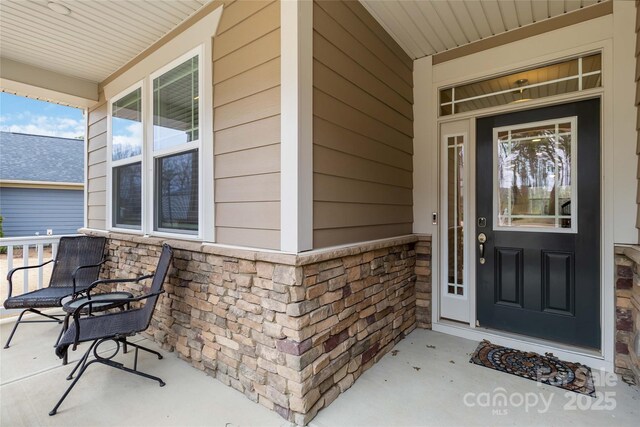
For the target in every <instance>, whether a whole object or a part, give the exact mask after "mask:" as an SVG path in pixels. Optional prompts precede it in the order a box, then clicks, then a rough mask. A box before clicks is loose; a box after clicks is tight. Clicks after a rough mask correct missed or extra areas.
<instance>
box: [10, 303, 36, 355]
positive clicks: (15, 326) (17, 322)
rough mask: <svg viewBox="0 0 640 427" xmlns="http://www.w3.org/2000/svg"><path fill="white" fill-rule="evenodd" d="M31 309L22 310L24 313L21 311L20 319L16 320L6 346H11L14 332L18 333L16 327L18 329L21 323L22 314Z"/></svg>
mask: <svg viewBox="0 0 640 427" xmlns="http://www.w3.org/2000/svg"><path fill="white" fill-rule="evenodd" d="M29 310H30V309H28V308H27V309H26V310H22V313H20V316H18V320H16V324H15V325H13V329H12V330H11V334H10V335H9V339H8V340H7V343H6V344H5V345H4V348H9V344H11V339H13V334H15V333H16V329H18V325H19V324H20V321H21V320H22V316H24V314H25V313H26V312H27V311H29Z"/></svg>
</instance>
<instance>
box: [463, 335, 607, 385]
mask: <svg viewBox="0 0 640 427" xmlns="http://www.w3.org/2000/svg"><path fill="white" fill-rule="evenodd" d="M469 363H475V364H476V365H480V366H485V367H487V368H491V369H495V370H497V371H502V372H507V373H509V374H512V375H517V376H519V377H522V378H528V379H530V380H533V381H538V382H540V383H542V384H547V385H552V386H556V387H560V388H562V389H564V390H569V391H574V392H576V393H580V394H586V395H587V396H591V397H595V393H596V389H595V387H594V385H593V376H592V374H591V368H589V367H588V366H585V365H582V364H580V363H571V362H564V361H562V360H560V359H558V358H557V357H555V356H554V355H553V354H551V353H547V354H546V355H544V356H542V355H539V354H538V353H532V352H524V351H520V350H514V349H513V348H507V347H502V346H499V345H495V344H491V343H490V342H489V341H487V340H484V341H482V342H481V343H480V344H479V345H478V348H476V351H475V352H474V353H473V355H472V356H471V359H470V360H469Z"/></svg>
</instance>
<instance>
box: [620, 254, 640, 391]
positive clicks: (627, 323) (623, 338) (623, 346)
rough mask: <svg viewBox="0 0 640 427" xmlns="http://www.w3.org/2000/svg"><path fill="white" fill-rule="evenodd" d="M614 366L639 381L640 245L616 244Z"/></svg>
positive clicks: (630, 380)
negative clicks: (623, 245) (619, 245)
mask: <svg viewBox="0 0 640 427" xmlns="http://www.w3.org/2000/svg"><path fill="white" fill-rule="evenodd" d="M615 262H616V277H615V284H616V357H615V369H616V372H617V373H619V374H620V375H621V376H622V378H623V379H624V380H625V381H626V382H628V383H634V384H638V385H640V354H639V353H640V247H616V255H615Z"/></svg>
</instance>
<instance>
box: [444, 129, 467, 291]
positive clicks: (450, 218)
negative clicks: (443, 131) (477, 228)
mask: <svg viewBox="0 0 640 427" xmlns="http://www.w3.org/2000/svg"><path fill="white" fill-rule="evenodd" d="M463 177H464V136H463V135H457V136H449V137H447V194H448V197H447V233H448V236H447V239H448V240H447V248H448V264H447V265H448V276H449V281H448V285H447V293H448V294H451V295H459V296H464V292H465V289H464V281H463V276H464V274H463V273H464V234H463V231H464V198H463V195H464V179H463Z"/></svg>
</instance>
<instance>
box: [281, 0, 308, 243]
mask: <svg viewBox="0 0 640 427" xmlns="http://www.w3.org/2000/svg"><path fill="white" fill-rule="evenodd" d="M280 25H281V27H280V37H281V39H280V49H281V57H280V62H281V71H280V77H281V86H280V94H281V98H280V99H281V101H280V103H281V116H280V120H281V131H280V132H281V137H282V141H281V145H280V162H281V164H280V170H281V175H280V190H281V191H280V233H281V234H280V236H281V237H280V250H282V251H284V252H293V253H297V252H302V251H305V250H309V249H312V248H313V75H312V70H313V2H311V1H305V0H283V1H282V2H280Z"/></svg>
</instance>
